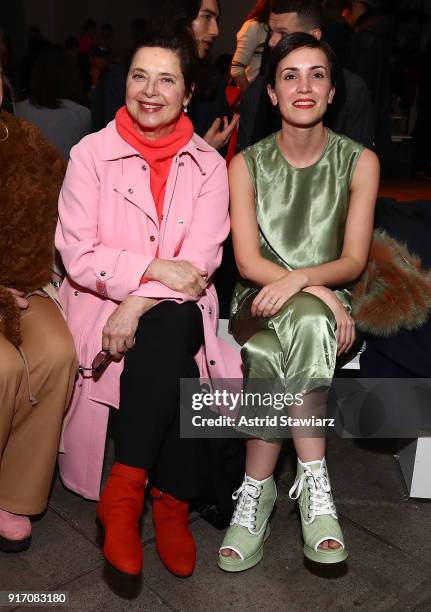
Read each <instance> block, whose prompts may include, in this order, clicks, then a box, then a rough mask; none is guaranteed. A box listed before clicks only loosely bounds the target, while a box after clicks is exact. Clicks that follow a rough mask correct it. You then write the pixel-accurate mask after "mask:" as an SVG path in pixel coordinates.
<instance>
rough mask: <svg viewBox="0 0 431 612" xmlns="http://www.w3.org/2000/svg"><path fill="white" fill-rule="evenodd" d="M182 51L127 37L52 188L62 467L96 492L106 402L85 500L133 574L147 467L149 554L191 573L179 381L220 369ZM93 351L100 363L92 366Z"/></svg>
mask: <svg viewBox="0 0 431 612" xmlns="http://www.w3.org/2000/svg"><path fill="white" fill-rule="evenodd" d="M192 58H193V50H191V51H190V49H189V46H188V45H187V44H186V43H184V42H181V41H179V40H176V39H170V40H168V39H158V40H152V41H148V42H146V43H143V44H142V45H141V46H139V47H138V48H137V49H136V51H135V53H134V55H133V58H132V62H131V65H130V69H129V72H128V77H127V87H126V105H125V106H124V107H122V108H121V109H120V110H119V111H118V112H117V115H116V118H115V121H113V122H111V123H110V124H108V126H107V127H106V128H105V129H104V130H102V131H101V132H99V133H97V134H93V135H91V136H88V137H86V138H85V139H84V140H83V141H81V143H80V144H79V145H77V146H76V147H75V148H74V149H72V153H71V160H70V163H69V166H68V170H67V174H66V179H65V182H64V185H63V190H62V193H61V197H60V209H59V211H60V221H59V225H58V229H57V238H56V243H57V247H58V249H59V250H60V252H61V255H62V257H63V262H64V265H65V267H66V270H67V278H66V280H65V282H64V283H63V286H62V288H61V298H62V301H63V304H64V307H65V309H66V312H67V317H68V321H69V325H70V328H71V330H72V334H73V336H74V338H75V341H76V346H77V350H78V354H79V360H80V364H81V366H82V368H81V373H82V376H81V377H80V379H79V382H78V384H77V385H76V387H75V393H74V397H73V401H72V407H71V410H70V417H69V420H68V424H67V426H66V429H65V435H64V446H65V454H64V456H63V457H62V458H61V459H60V468H61V477H62V479H63V482H64V483H65V485H66V486H68V487H69V488H71V489H73V490H74V491H76V492H78V493H80V494H81V495H83V496H85V497H87V498H90V499H97V498H98V496H99V486H100V477H101V471H102V462H103V455H104V445H105V435H106V426H107V420H108V406H114V407H119V413H118V418H117V430H116V440H115V459H116V462H115V464H114V466H113V468H112V471H111V474H110V477H109V479H108V483H107V485H106V488H105V490H104V493H103V495H102V498H101V500H100V502H99V505H98V510H97V512H98V516H99V518H100V520H101V522H102V523H103V525H104V527H105V544H104V549H103V552H104V555H105V557H106V559H107V560H108V561H109V562H110V563H111V564H112V565H113V566H115V567H116V568H117V569H119V570H120V571H122V572H124V573H127V574H132V575H134V574H139V573H140V572H141V569H142V549H141V543H140V538H139V532H138V521H139V518H140V515H141V512H142V507H143V503H144V491H145V487H146V484H147V480H148V478H150V479H151V480H152V484H153V487H152V491H151V492H152V497H153V519H154V523H155V528H156V544H157V550H158V553H159V555H160V558H161V559H162V561H163V562H164V564H165V565H166V566H167V567H168V568H169V569H170V570H171V571H172V572H173V573H175V574H177V575H179V576H187V575H189V574H191V573H192V571H193V568H194V565H195V544H194V541H193V538H192V535H191V533H190V531H189V529H188V500H189V499H191V498H192V497H194V496H195V495H196V494H197V493H198V478H197V474H196V470H197V467H198V465H197V463H198V462H197V461H196V460H195V452H196V448H195V442H194V441H193V440H185V439H180V437H179V420H178V419H179V405H178V404H179V379H180V377H197V376H199V374H201V375H205V376H208V375H210V376H215V377H223V376H225V375H226V366H225V362H224V357H223V354H222V352H221V348H220V346H219V343H218V341H217V338H216V325H217V318H218V305H217V297H216V294H215V290H214V287H213V285H212V275H213V273H214V271H215V269H216V268H217V266H218V265H219V264H220V260H221V255H222V248H221V244H222V242H223V240H224V239H225V238H226V235H227V233H228V231H229V220H228V187H227V175H226V167H225V162H224V160H223V159H222V158H221V157H220V155H219V154H218V153H217V152H216V151H215V150H214V149H213V148H212V147H210V146H209V145H208V144H207V143H206V142H205V141H204V140H202V139H201V138H199V137H198V136H196V135H195V134H193V127H192V124H191V122H190V120H189V119H188V117H187V115H186V111H187V105H188V103H189V101H190V98H191V95H192V90H193V74H192V67H193V61H192ZM102 349H103V350H104V351H106V354H109V355H110V356H111V357H112V362H110V363H109V365H108V366H107V368H106V370H105V371H104V372H103V373H102V374H101V375H99V376H96V377H94V376H93V377H92V376H91V374H92V372H91V367H92V361H93V359H94V357H95V356H96V355H97V354H98V353H99V351H101V350H102ZM123 356H124V359H122V358H123ZM239 372H240V370H239V363H237V370H236V373H237V374H239ZM93 373H94V372H93ZM234 375H235V371H234ZM120 376H121V380H120ZM95 378H97V380H95Z"/></svg>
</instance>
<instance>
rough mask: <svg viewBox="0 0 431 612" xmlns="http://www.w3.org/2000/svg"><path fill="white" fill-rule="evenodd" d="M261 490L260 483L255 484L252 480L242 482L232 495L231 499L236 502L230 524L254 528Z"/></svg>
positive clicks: (251, 530)
mask: <svg viewBox="0 0 431 612" xmlns="http://www.w3.org/2000/svg"><path fill="white" fill-rule="evenodd" d="M261 492H262V485H255V484H253V483H252V482H243V483H242V485H241V486H240V488H239V489H237V490H236V491H235V493H233V495H232V499H233V500H234V501H235V500H237V503H236V506H235V510H234V513H233V516H232V519H231V521H230V524H231V525H240V526H241V527H246V528H247V529H248V530H249V531H250V532H251V533H252V532H253V530H254V529H255V528H256V512H257V507H258V504H259V497H260V494H261Z"/></svg>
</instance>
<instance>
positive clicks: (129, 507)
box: [97, 463, 147, 576]
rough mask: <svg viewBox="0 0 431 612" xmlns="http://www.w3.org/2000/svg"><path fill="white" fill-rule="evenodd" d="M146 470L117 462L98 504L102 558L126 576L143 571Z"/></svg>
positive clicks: (135, 574)
mask: <svg viewBox="0 0 431 612" xmlns="http://www.w3.org/2000/svg"><path fill="white" fill-rule="evenodd" d="M146 484H147V470H143V469H141V468H135V467H129V466H128V465H123V464H122V463H114V465H113V467H112V470H111V473H110V475H109V478H108V482H107V483H106V487H105V489H104V491H103V494H102V497H101V498H100V501H99V503H98V504H97V516H98V517H99V519H100V521H101V523H102V525H103V526H104V528H105V543H104V546H103V555H104V557H105V559H106V560H107V561H108V562H109V563H110V564H111V565H112V566H113V567H115V568H116V569H118V570H119V571H120V572H123V573H124V574H130V575H132V576H137V575H139V574H140V573H141V572H142V565H143V557H142V544H141V538H140V533H139V519H140V517H141V514H142V509H143V506H144V493H145V486H146Z"/></svg>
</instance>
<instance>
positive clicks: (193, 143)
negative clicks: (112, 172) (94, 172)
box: [102, 119, 215, 165]
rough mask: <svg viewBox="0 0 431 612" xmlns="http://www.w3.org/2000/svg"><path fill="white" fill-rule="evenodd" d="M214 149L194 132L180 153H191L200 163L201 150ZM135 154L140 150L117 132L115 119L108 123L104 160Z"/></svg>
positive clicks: (103, 142)
mask: <svg viewBox="0 0 431 612" xmlns="http://www.w3.org/2000/svg"><path fill="white" fill-rule="evenodd" d="M214 150H215V149H213V147H211V146H210V145H209V144H207V143H206V142H205V140H204V139H203V138H201V137H200V136H198V135H197V134H193V136H192V138H191V139H190V140H189V142H188V143H187V144H186V145H185V146H184V147H183V148H182V149H180V151H179V152H178V155H183V154H189V155H190V156H191V157H192V158H193V159H194V160H195V162H196V163H197V164H198V165H199V160H198V155H199V152H205V153H210V152H214ZM133 156H139V153H138V151H137V150H136V149H134V148H133V147H132V146H131V145H129V144H128V143H127V142H126V141H125V140H123V139H122V138H121V136H120V134H119V133H118V132H117V128H116V126H115V119H114V120H113V121H111V122H110V123H108V125H107V126H106V128H105V129H104V130H103V141H102V160H103V161H112V160H115V159H122V158H124V157H133Z"/></svg>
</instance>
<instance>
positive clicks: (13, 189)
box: [0, 112, 65, 346]
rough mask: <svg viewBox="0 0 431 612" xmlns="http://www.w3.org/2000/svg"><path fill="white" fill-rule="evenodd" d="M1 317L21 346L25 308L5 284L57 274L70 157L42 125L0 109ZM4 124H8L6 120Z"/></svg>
mask: <svg viewBox="0 0 431 612" xmlns="http://www.w3.org/2000/svg"><path fill="white" fill-rule="evenodd" d="M0 121H1V123H0V128H1V135H3V129H4V125H6V126H7V129H8V131H9V136H8V138H7V139H6V140H3V141H1V142H0V185H1V187H0V194H1V195H0V232H1V239H0V322H1V324H2V331H3V332H4V334H5V335H6V337H7V338H8V339H9V340H10V341H11V342H12V343H13V344H15V346H19V344H20V341H21V338H20V309H19V308H18V306H17V304H16V302H15V299H14V297H13V296H12V295H11V293H10V292H9V291H7V289H6V287H13V288H15V289H19V290H20V291H23V292H24V293H26V294H27V293H30V292H32V291H35V290H37V289H40V288H41V287H43V286H44V285H46V284H47V283H48V282H49V280H50V278H51V274H52V264H53V258H54V230H55V225H56V221H57V203H58V195H59V192H60V188H61V185H62V181H63V177H64V173H65V161H64V159H63V158H62V157H61V155H60V154H59V153H58V152H57V151H56V149H55V148H54V147H53V146H52V145H51V144H50V143H48V142H47V141H46V139H45V138H44V137H43V135H42V134H41V133H40V131H39V130H38V129H37V128H36V127H34V126H33V125H31V124H30V123H27V122H26V121H23V120H21V119H17V118H16V117H14V116H13V115H10V114H9V113H5V112H1V113H0ZM2 124H3V126H2Z"/></svg>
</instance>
